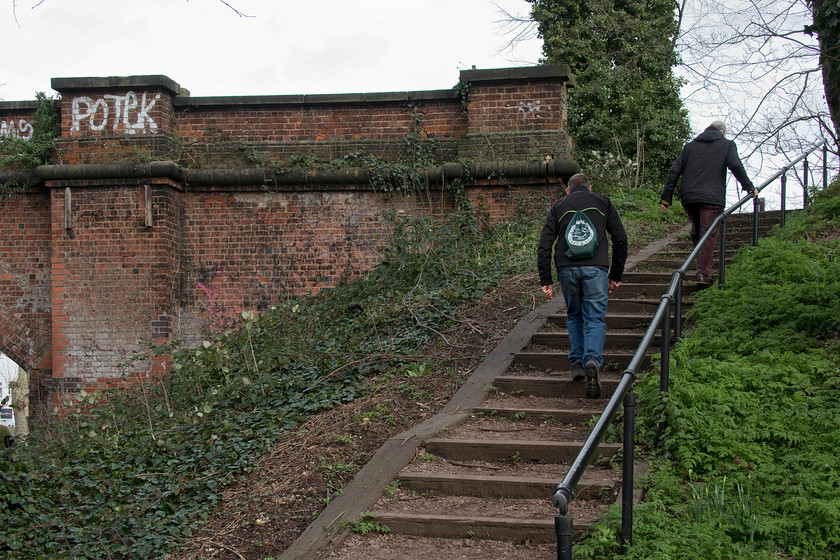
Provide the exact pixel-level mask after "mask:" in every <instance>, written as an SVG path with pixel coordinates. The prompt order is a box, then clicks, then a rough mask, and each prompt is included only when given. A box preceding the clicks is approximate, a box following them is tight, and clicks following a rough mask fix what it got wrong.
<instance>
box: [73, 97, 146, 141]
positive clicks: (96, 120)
mask: <svg viewBox="0 0 840 560" xmlns="http://www.w3.org/2000/svg"><path fill="white" fill-rule="evenodd" d="M159 99H160V94H159V93H157V94H155V96H154V97H153V98H152V99H151V101H149V100H148V96H147V94H146V92H143V94H142V96H141V97H140V100H139V101H138V99H137V94H136V93H134V92H133V91H129V92H127V93H126V94H125V95H113V94H107V95H103V96H102V97H100V98H98V99H96V101H94V100H93V99H91V98H90V97H85V96H82V97H74V98H73V104H72V113H73V120H72V122H71V124H70V132H79V131H80V130H81V126H82V123H83V122H87V125H88V126H89V127H90V129H91V130H95V131H100V130H104V129H105V127H106V126H107V125H108V123H109V122H111V128H112V130H115V131H120V130H121V131H122V132H124V133H125V134H136V133H137V132H141V133H143V134H145V133H146V132H150V133H152V134H155V133H156V132H157V123H156V122H155V121H154V119H153V118H152V117H151V115H150V114H149V112H150V111H151V110H152V107H154V106H155V103H156V102H157V101H158V100H159ZM112 110H113V113H114V118H113V120H111V112H112Z"/></svg>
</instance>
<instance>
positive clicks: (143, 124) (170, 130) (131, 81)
mask: <svg viewBox="0 0 840 560" xmlns="http://www.w3.org/2000/svg"><path fill="white" fill-rule="evenodd" d="M52 87H53V89H54V90H56V91H58V92H59V93H61V138H60V139H59V140H58V141H57V142H56V162H55V163H59V164H80V163H115V162H127V161H148V160H149V159H159V160H165V159H170V156H171V152H172V149H173V145H174V142H173V137H174V134H175V128H176V127H175V112H174V110H173V99H174V97H175V96H177V95H179V94H187V95H188V92H186V91H185V90H182V89H181V86H179V85H178V84H177V83H175V82H174V81H172V80H171V79H169V78H167V77H166V76H121V77H110V78H53V79H52Z"/></svg>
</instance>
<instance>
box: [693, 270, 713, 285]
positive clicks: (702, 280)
mask: <svg viewBox="0 0 840 560" xmlns="http://www.w3.org/2000/svg"><path fill="white" fill-rule="evenodd" d="M694 279H695V280H696V281H697V283H698V284H699V285H701V286H711V285H712V282H713V280H712V277H711V276H708V275H706V274H703V273H701V272H698V273H697V276H695V277H694Z"/></svg>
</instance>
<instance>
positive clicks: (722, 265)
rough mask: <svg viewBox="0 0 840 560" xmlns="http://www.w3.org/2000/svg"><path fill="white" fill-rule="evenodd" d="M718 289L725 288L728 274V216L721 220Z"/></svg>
mask: <svg viewBox="0 0 840 560" xmlns="http://www.w3.org/2000/svg"><path fill="white" fill-rule="evenodd" d="M718 265H719V266H718V289H720V288H723V281H724V278H725V276H726V216H724V219H723V220H721V221H720V244H719V245H718Z"/></svg>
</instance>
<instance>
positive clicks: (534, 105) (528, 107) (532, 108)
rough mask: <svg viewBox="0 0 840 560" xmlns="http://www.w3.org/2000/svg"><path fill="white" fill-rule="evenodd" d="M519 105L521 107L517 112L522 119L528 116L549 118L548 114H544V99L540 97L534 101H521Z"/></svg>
mask: <svg viewBox="0 0 840 560" xmlns="http://www.w3.org/2000/svg"><path fill="white" fill-rule="evenodd" d="M518 106H519V109H518V110H517V113H518V117H519V118H520V119H521V120H525V119H527V118H528V117H536V118H538V119H545V118H548V117H547V115H543V114H542V110H543V109H544V107H543V105H542V101H541V100H539V99H538V100H537V101H534V102H530V101H520V102H519V103H518Z"/></svg>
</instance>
